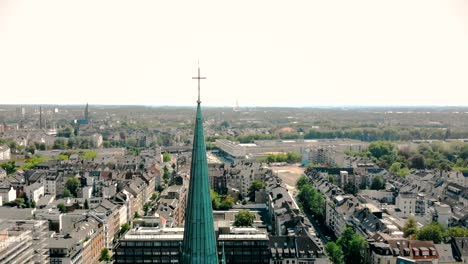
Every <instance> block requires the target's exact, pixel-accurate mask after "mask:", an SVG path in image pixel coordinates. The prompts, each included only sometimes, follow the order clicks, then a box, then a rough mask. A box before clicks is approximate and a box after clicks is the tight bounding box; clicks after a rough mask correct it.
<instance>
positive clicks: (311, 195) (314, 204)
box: [298, 184, 325, 218]
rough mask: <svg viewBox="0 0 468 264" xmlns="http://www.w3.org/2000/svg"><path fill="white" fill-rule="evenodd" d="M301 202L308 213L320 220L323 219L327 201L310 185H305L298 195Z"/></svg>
mask: <svg viewBox="0 0 468 264" xmlns="http://www.w3.org/2000/svg"><path fill="white" fill-rule="evenodd" d="M298 198H299V202H300V203H301V205H302V208H303V209H304V211H306V212H307V213H312V214H313V215H314V216H316V217H318V218H322V217H323V212H324V209H325V200H324V199H323V196H322V195H321V194H320V193H319V192H317V190H316V189H315V188H314V187H312V186H311V185H310V184H308V185H304V186H303V187H302V189H301V190H300V191H299V194H298Z"/></svg>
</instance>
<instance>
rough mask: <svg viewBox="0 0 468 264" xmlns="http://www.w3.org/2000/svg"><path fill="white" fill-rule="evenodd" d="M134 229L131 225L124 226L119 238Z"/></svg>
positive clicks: (121, 228)
mask: <svg viewBox="0 0 468 264" xmlns="http://www.w3.org/2000/svg"><path fill="white" fill-rule="evenodd" d="M131 228H132V227H131V226H130V225H129V224H123V225H122V226H121V227H120V231H119V236H122V235H123V234H125V233H126V232H127V231H128V230H130V229H131Z"/></svg>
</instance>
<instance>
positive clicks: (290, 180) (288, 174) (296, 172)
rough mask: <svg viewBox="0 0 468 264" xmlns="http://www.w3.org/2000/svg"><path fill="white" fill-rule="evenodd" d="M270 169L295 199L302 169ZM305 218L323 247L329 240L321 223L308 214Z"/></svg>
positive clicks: (292, 166)
mask: <svg viewBox="0 0 468 264" xmlns="http://www.w3.org/2000/svg"><path fill="white" fill-rule="evenodd" d="M270 169H271V170H272V171H273V172H274V173H275V174H277V175H278V177H280V178H281V179H282V180H283V182H284V183H285V184H286V187H287V188H288V192H289V193H291V194H292V196H293V198H294V199H296V195H297V191H296V183H297V180H298V179H299V178H300V177H301V175H304V170H305V168H304V167H300V166H299V164H298V165H288V166H275V167H270ZM306 216H307V218H309V220H310V222H311V223H312V225H313V226H314V229H315V232H316V233H317V235H318V237H319V238H320V239H321V240H322V243H323V245H325V244H326V243H327V242H328V241H329V240H330V234H328V232H324V230H323V229H322V228H323V226H322V225H323V223H319V222H318V221H317V220H316V219H315V218H314V217H312V216H311V215H309V214H306Z"/></svg>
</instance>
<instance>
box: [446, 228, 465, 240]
mask: <svg viewBox="0 0 468 264" xmlns="http://www.w3.org/2000/svg"><path fill="white" fill-rule="evenodd" d="M466 236H468V229H466V228H463V227H459V226H455V227H450V228H448V229H447V237H448V238H450V237H466Z"/></svg>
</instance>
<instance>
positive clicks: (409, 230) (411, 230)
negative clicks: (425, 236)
mask: <svg viewBox="0 0 468 264" xmlns="http://www.w3.org/2000/svg"><path fill="white" fill-rule="evenodd" d="M417 232H418V223H417V222H416V219H414V217H412V216H410V217H409V218H408V220H407V221H406V224H405V226H404V227H403V233H404V237H409V236H412V235H414V234H416V233H417Z"/></svg>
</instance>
